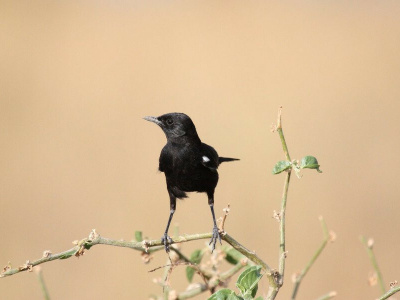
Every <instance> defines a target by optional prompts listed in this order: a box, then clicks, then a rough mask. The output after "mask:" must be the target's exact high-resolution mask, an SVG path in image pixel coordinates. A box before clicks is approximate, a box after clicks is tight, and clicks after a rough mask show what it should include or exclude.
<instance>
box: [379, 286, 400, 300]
mask: <svg viewBox="0 0 400 300" xmlns="http://www.w3.org/2000/svg"><path fill="white" fill-rule="evenodd" d="M397 292H400V286H398V287H396V288H392V289H390V290H389V291H388V292H387V293H386V294H384V295H382V296H381V297H380V298H379V299H378V300H385V299H388V298H389V297H390V296H392V295H394V294H396V293H397Z"/></svg>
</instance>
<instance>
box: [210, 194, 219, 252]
mask: <svg viewBox="0 0 400 300" xmlns="http://www.w3.org/2000/svg"><path fill="white" fill-rule="evenodd" d="M208 205H210V209H211V214H212V217H213V221H214V227H213V232H212V233H213V234H212V237H211V240H210V243H209V245H211V244H212V246H211V247H212V248H211V253H212V252H213V251H214V249H215V244H216V243H217V240H219V243H220V244H221V245H222V242H221V235H220V234H219V230H218V226H217V221H216V220H215V213H214V196H213V195H209V197H208Z"/></svg>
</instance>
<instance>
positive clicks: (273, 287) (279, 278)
mask: <svg viewBox="0 0 400 300" xmlns="http://www.w3.org/2000/svg"><path fill="white" fill-rule="evenodd" d="M276 131H277V132H278V134H279V138H280V140H281V143H282V149H283V153H284V154H285V157H286V159H287V160H288V161H291V158H290V154H289V150H288V147H287V144H286V140H285V136H284V134H283V129H282V106H281V107H280V108H279V111H278V121H277V126H276ZM291 171H292V169H289V170H288V171H287V173H286V178H285V183H284V186H283V195H282V202H281V211H280V228H279V230H280V245H279V273H276V274H275V276H274V277H275V278H274V282H271V280H270V287H269V291H268V295H267V299H275V297H276V295H277V294H278V291H279V288H280V287H281V286H282V285H283V278H284V274H285V262H286V256H287V252H286V203H287V195H288V191H289V182H290V175H291Z"/></svg>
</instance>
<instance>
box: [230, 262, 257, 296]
mask: <svg viewBox="0 0 400 300" xmlns="http://www.w3.org/2000/svg"><path fill="white" fill-rule="evenodd" d="M260 271H261V267H260V266H252V267H249V268H247V269H246V270H244V271H243V272H242V274H240V276H239V278H238V280H237V282H236V286H237V287H238V289H239V290H240V292H241V293H242V296H244V297H245V299H251V298H254V296H255V295H256V293H257V289H258V282H259V281H260V279H261V277H262V276H263V275H261V273H260ZM250 296H251V297H250Z"/></svg>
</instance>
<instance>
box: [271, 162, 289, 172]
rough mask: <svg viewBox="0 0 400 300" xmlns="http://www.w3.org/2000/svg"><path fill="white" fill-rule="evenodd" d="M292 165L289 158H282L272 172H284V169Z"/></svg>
mask: <svg viewBox="0 0 400 300" xmlns="http://www.w3.org/2000/svg"><path fill="white" fill-rule="evenodd" d="M291 166H292V164H291V162H290V161H287V160H281V161H278V162H277V163H276V165H275V167H274V169H273V170H272V174H279V173H282V172H283V171H285V170H287V169H289V168H290V167H291Z"/></svg>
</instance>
